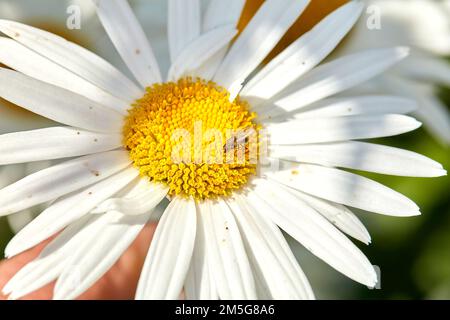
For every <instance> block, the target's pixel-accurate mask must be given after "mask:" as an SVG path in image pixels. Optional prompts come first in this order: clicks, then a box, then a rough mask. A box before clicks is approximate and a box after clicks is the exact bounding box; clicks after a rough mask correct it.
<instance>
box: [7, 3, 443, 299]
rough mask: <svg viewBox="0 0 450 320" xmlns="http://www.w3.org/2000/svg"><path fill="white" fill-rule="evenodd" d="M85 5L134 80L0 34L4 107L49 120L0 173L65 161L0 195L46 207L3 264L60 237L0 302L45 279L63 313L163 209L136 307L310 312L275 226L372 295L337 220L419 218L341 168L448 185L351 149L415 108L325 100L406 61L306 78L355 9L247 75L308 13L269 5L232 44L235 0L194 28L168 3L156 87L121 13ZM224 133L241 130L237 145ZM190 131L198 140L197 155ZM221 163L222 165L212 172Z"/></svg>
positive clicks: (214, 6)
mask: <svg viewBox="0 0 450 320" xmlns="http://www.w3.org/2000/svg"><path fill="white" fill-rule="evenodd" d="M95 4H96V8H97V13H98V16H99V18H100V20H101V21H102V23H103V26H104V27H105V30H106V32H107V33H108V35H109V37H110V38H111V40H112V42H113V43H114V45H115V47H116V48H117V51H118V52H119V54H120V55H121V57H122V58H123V60H124V62H125V63H126V65H127V66H128V68H129V69H130V71H131V73H132V74H133V76H134V78H135V79H133V80H131V79H128V78H127V77H125V76H124V75H123V74H122V73H121V72H120V71H118V69H116V68H115V67H113V66H112V65H111V64H109V63H108V62H106V61H105V60H104V59H102V58H100V57H99V56H97V55H94V54H93V53H91V52H89V51H87V50H86V49H83V48H82V47H80V46H77V45H75V44H73V43H70V42H68V41H65V40H64V39H62V38H60V37H57V36H55V35H52V34H50V33H48V32H44V31H42V30H38V29H36V28H33V27H30V26H27V25H23V24H20V23H16V22H12V21H7V20H0V31H1V32H3V33H5V34H6V35H7V36H8V37H9V38H1V39H0V41H1V42H2V43H1V47H2V50H1V52H0V61H1V62H2V63H4V64H6V65H8V66H9V67H11V68H12V69H14V70H15V71H13V70H9V69H1V70H0V96H2V97H3V98H5V99H7V100H9V101H11V102H13V103H15V104H17V105H20V106H22V107H24V108H26V109H28V110H30V111H32V112H35V113H37V114H39V115H42V116H44V117H47V118H49V119H51V120H53V121H56V122H58V123H61V125H59V126H55V127H50V128H44V129H39V130H33V131H25V132H18V133H9V134H5V135H2V136H0V140H1V142H0V164H2V165H7V164H14V163H27V162H34V161H43V160H52V159H66V158H72V159H70V160H64V161H61V162H59V163H58V164H56V165H55V166H52V167H50V168H47V169H44V170H41V171H39V172H36V173H34V174H31V175H29V176H27V177H25V178H24V179H22V180H20V181H18V182H16V183H13V184H11V185H9V186H7V187H5V188H4V189H2V190H0V215H9V214H14V213H15V212H19V211H21V210H26V209H27V208H29V207H32V206H35V205H38V204H41V203H45V202H47V201H52V204H51V205H50V206H49V207H48V208H47V209H46V210H45V211H44V212H42V213H41V214H40V215H39V216H38V217H37V218H36V219H34V220H33V221H32V222H31V223H30V224H28V225H27V226H26V227H25V228H24V229H22V230H21V231H20V232H19V233H18V234H17V235H16V236H15V237H14V238H13V239H12V240H11V242H10V243H9V245H8V247H7V249H6V255H7V256H8V257H12V256H15V255H17V254H19V253H21V252H23V251H25V250H27V249H29V248H31V247H33V246H35V245H36V244H38V243H40V242H41V241H43V240H45V239H47V238H49V237H50V236H52V235H54V234H57V233H58V232H59V233H58V235H57V236H56V237H55V238H54V239H53V240H52V241H51V242H50V243H49V244H48V245H47V246H46V248H45V249H44V251H43V252H42V253H41V254H40V256H39V257H38V258H37V259H36V260H34V261H32V262H31V263H29V264H28V265H26V266H25V267H24V268H23V269H22V270H20V271H19V272H18V273H17V274H16V275H15V276H14V277H13V278H12V279H11V280H10V281H9V283H8V284H7V285H6V286H5V287H4V288H3V291H4V293H5V294H10V298H12V299H17V298H20V297H22V296H24V295H26V294H28V293H30V292H32V291H34V290H36V289H38V288H40V287H42V286H44V285H45V284H47V283H50V282H51V281H53V280H55V279H56V286H55V289H54V298H55V299H72V298H76V297H77V296H79V295H80V294H81V293H83V292H84V291H85V290H87V289H88V288H89V287H90V286H91V285H92V284H93V283H95V282H96V281H97V280H98V279H99V278H100V277H101V276H102V275H103V274H104V273H105V272H106V271H107V270H108V269H109V268H110V267H111V266H112V265H113V264H114V263H115V262H116V261H117V260H118V258H119V257H120V256H121V254H122V253H123V252H124V251H125V250H126V248H127V247H128V246H129V245H130V244H131V242H132V241H133V240H134V239H135V238H136V236H137V235H138V234H139V232H140V231H141V230H142V228H143V227H144V225H145V224H146V223H147V222H148V221H149V219H150V218H151V217H152V215H153V214H154V212H155V208H156V206H157V205H158V204H159V203H160V202H161V201H163V199H165V198H168V199H169V200H170V203H169V205H168V206H167V208H166V209H165V211H164V213H163V214H162V217H161V219H160V221H159V224H158V227H157V229H156V232H155V235H154V238H153V241H152V243H151V246H150V249H149V252H148V255H147V258H146V261H145V264H144V267H143V270H142V273H141V278H140V281H139V284H138V289H137V293H136V298H137V299H177V298H178V297H179V296H180V293H181V292H182V291H183V290H184V293H185V296H186V298H188V299H216V298H220V299H255V298H273V299H312V298H314V294H313V290H312V288H311V287H310V285H309V283H308V280H307V278H306V276H305V274H304V273H303V271H302V270H301V268H300V266H299V265H298V264H297V261H296V260H295V258H294V256H293V254H292V252H291V251H290V249H289V246H288V245H287V243H286V240H285V239H284V237H283V234H282V233H281V231H280V229H282V230H284V231H285V232H286V233H288V234H289V235H291V236H292V237H293V238H294V239H296V240H297V241H299V242H300V243H301V244H303V245H304V247H305V248H307V249H308V250H310V251H311V252H312V253H313V254H314V255H316V256H317V257H319V258H320V259H322V260H323V261H325V262H326V263H328V264H329V265H330V266H332V267H333V268H335V269H336V270H337V271H339V272H341V273H343V274H344V275H346V276H348V277H349V278H351V279H353V280H355V281H357V282H360V283H362V284H364V285H367V286H374V285H375V284H376V281H377V277H376V274H375V271H374V268H373V267H372V265H371V263H370V262H369V261H368V259H367V258H366V257H365V256H364V254H363V253H362V252H361V251H360V250H359V249H358V248H357V247H356V246H355V245H354V244H353V243H352V242H351V241H350V240H349V239H348V238H347V237H346V236H345V235H344V234H347V235H349V236H351V237H353V238H355V239H358V240H360V241H362V242H364V243H369V242H370V236H369V234H368V232H367V230H366V229H365V227H364V226H363V225H362V223H361V222H360V221H359V220H358V218H357V217H356V216H355V215H354V214H353V213H352V211H351V209H350V208H358V209H362V210H366V211H370V212H374V213H380V214H386V215H393V216H414V215H418V214H419V208H418V207H417V205H416V204H414V202H412V201H411V200H409V199H408V198H406V197H405V196H403V195H401V194H399V193H397V192H395V191H393V190H391V189H389V188H387V187H385V186H382V185H381V184H379V183H377V182H375V181H372V180H369V179H367V178H364V177H362V176H359V175H356V174H354V173H350V172H346V171H343V170H341V169H338V168H339V167H343V168H349V169H357V170H365V171H371V172H377V173H382V174H393V175H400V176H419V177H436V176H441V175H445V174H446V172H445V170H443V168H442V166H441V165H440V164H438V163H436V162H434V161H433V160H430V159H428V158H426V157H423V156H421V155H418V154H416V153H413V152H411V151H406V150H400V149H396V148H391V147H387V146H381V145H375V144H371V143H368V142H358V141H355V140H358V139H370V138H378V137H386V136H393V135H398V134H402V133H405V132H408V131H412V130H414V129H416V128H418V127H419V126H420V123H419V122H417V121H416V120H414V119H413V118H411V117H409V116H406V115H404V114H405V113H408V112H410V111H412V110H413V109H414V107H415V104H414V102H411V101H410V100H407V99H404V98H398V97H394V96H357V97H352V98H331V96H333V95H335V94H337V93H339V92H341V91H343V90H346V89H349V88H351V87H354V86H356V85H358V84H360V83H362V82H364V81H367V80H369V79H371V78H373V77H375V76H377V75H379V74H380V73H382V72H384V71H385V70H387V69H388V68H390V67H391V66H393V65H395V64H396V63H397V62H399V61H400V60H402V59H403V58H405V57H406V56H407V55H408V49H406V48H403V47H395V48H384V49H376V50H369V51H363V52H358V53H354V54H352V55H349V56H347V57H344V58H340V59H337V60H334V61H331V62H329V63H326V64H322V65H320V66H318V65H319V63H320V62H321V61H322V60H323V59H324V58H325V57H326V56H327V55H328V54H329V53H330V52H331V51H332V50H333V49H334V48H335V47H336V46H337V45H338V43H339V42H340V41H341V40H342V38H343V37H344V36H345V35H346V34H347V32H348V31H349V30H350V28H351V27H352V26H353V24H354V23H355V22H356V21H357V19H358V17H359V16H360V14H361V12H362V10H363V5H362V3H361V2H359V1H351V2H349V3H348V4H346V5H344V6H342V7H340V8H339V9H337V10H336V11H334V12H333V13H332V14H330V15H329V16H327V17H326V18H325V19H324V20H323V21H321V22H320V23H319V24H318V25H317V26H316V27H315V28H314V29H313V30H311V31H310V32H309V33H307V34H305V35H304V36H303V37H301V38H299V39H298V40H297V41H295V42H294V43H293V44H292V45H290V46H289V47H288V48H286V50H284V51H283V52H282V53H281V54H280V55H278V56H277V57H275V58H274V59H273V60H272V61H271V62H270V63H269V64H267V65H266V66H264V67H263V68H262V69H261V70H259V71H257V72H255V70H256V68H257V67H258V66H259V65H260V64H261V62H262V60H263V59H264V58H265V57H266V55H267V54H268V53H269V52H270V51H271V50H272V49H273V48H274V46H275V45H276V44H277V43H278V42H279V40H280V39H281V37H282V36H283V35H284V33H285V32H286V31H287V30H288V28H289V27H290V26H291V25H292V24H293V23H294V21H295V20H296V19H297V18H298V16H299V15H300V14H301V13H302V12H303V11H304V10H305V8H306V7H307V6H308V4H309V1H307V0H282V1H280V0H267V1H265V2H264V4H263V5H262V6H261V8H260V9H259V10H258V12H257V13H256V15H255V16H254V17H253V18H252V20H251V21H250V23H249V24H248V26H247V27H246V28H245V30H244V31H243V32H242V33H241V34H240V35H239V37H237V38H236V39H234V37H235V35H236V34H237V30H236V23H237V21H238V19H239V16H240V13H241V10H242V7H243V4H244V1H243V0H233V1H228V2H226V3H225V2H224V1H222V0H212V1H211V2H210V3H209V6H208V8H207V9H206V10H205V11H204V14H203V15H202V13H201V12H202V10H201V8H200V2H199V1H198V0H170V1H169V2H168V9H169V10H168V14H169V15H168V31H169V32H168V42H169V47H170V60H171V67H170V70H169V72H168V75H167V76H163V75H162V74H161V72H160V69H159V67H158V64H157V62H156V59H155V57H154V55H153V50H152V47H151V46H150V44H149V42H148V40H147V38H146V37H145V35H144V32H143V30H142V28H141V27H140V25H139V24H138V22H137V20H136V17H135V15H134V13H133V12H132V10H131V8H130V6H129V5H128V3H127V2H126V1H124V0H96V1H95ZM134 80H136V82H134ZM210 80H212V81H210ZM198 123H200V126H198ZM229 130H231V132H232V133H234V132H235V131H236V132H238V133H242V132H243V131H244V134H245V136H238V137H237V140H238V142H239V143H240V144H239V145H238V146H236V145H235V142H236V141H235V136H234V135H231V136H229V135H228V134H229V132H230V131H229ZM199 131H200V132H203V133H204V135H207V134H208V133H211V135H210V136H209V137H208V138H204V136H203V137H202V139H200V140H198V139H197V138H196V134H197V133H198V132H199ZM265 132H267V136H265V135H264V133H265ZM186 135H187V136H188V139H185V140H184V139H183V138H184V137H186ZM191 135H193V136H194V140H193V144H190V142H192V139H190V137H191ZM174 137H175V139H174ZM180 140H181V142H182V143H181V144H180V143H179V142H180ZM230 141H231V142H234V143H231V144H230V143H229V142H230ZM265 145H267V149H268V154H265V153H264V150H265V148H264V146H265ZM255 146H256V148H255ZM177 148H180V149H179V150H178V149H177ZM176 151H179V153H177V152H176ZM223 151H226V152H225V155H226V156H227V158H226V159H221V160H222V161H217V162H214V161H211V160H217V159H219V158H218V156H221V155H222V153H223ZM174 154H175V155H177V154H178V155H180V157H181V161H176V160H179V159H177V158H176V157H175V158H174ZM255 154H256V157H252V156H255ZM229 155H231V158H228V156H229ZM255 159H256V160H258V161H257V162H253V160H255ZM74 277H75V279H76V281H75V282H74ZM74 284H75V285H74Z"/></svg>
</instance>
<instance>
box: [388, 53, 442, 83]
mask: <svg viewBox="0 0 450 320" xmlns="http://www.w3.org/2000/svg"><path fill="white" fill-rule="evenodd" d="M395 71H396V72H398V73H399V74H401V75H402V76H403V77H405V78H407V79H417V80H420V81H424V82H435V83H436V84H441V85H445V86H447V87H450V65H449V64H448V62H447V61H446V60H444V59H441V58H435V57H433V56H424V57H416V56H412V57H409V58H408V59H405V60H404V61H403V62H402V63H399V64H398V65H397V67H396V68H395Z"/></svg>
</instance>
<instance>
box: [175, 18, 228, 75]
mask: <svg viewBox="0 0 450 320" xmlns="http://www.w3.org/2000/svg"><path fill="white" fill-rule="evenodd" d="M236 33H237V30H236V29H235V27H234V26H233V25H228V26H224V27H220V28H216V29H214V30H211V31H209V32H207V33H205V34H203V35H202V36H200V37H199V38H197V39H195V40H193V41H192V42H191V43H189V44H188V45H187V46H186V47H185V48H184V49H183V50H181V52H180V53H179V54H178V56H177V58H176V59H175V61H174V62H173V64H172V66H171V67H170V70H169V75H168V77H167V78H168V80H169V81H176V80H178V79H179V78H181V77H182V76H185V75H186V74H187V73H189V72H190V71H192V70H195V69H197V68H198V67H200V66H201V65H202V64H203V63H204V62H205V61H207V60H208V59H209V58H211V57H212V56H213V55H214V54H215V53H217V52H218V51H220V49H222V48H224V47H225V46H226V45H227V44H228V43H229V42H230V41H231V40H232V39H233V37H234V36H235V35H236Z"/></svg>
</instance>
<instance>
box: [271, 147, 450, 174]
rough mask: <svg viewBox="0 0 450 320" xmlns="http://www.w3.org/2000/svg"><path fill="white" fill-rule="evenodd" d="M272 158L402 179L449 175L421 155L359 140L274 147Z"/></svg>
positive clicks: (435, 163) (440, 166) (437, 164)
mask: <svg viewBox="0 0 450 320" xmlns="http://www.w3.org/2000/svg"><path fill="white" fill-rule="evenodd" d="M270 156H271V157H275V158H280V159H286V160H290V161H296V162H306V163H316V164H321V165H324V166H330V167H344V168H350V169H356V170H363V171H370V172H376V173H382V174H392V175H398V176H409V177H439V176H442V175H445V174H446V171H445V170H444V169H443V168H442V165H441V164H439V163H438V162H436V161H433V160H431V159H429V158H427V157H425V156H422V155H420V154H418V153H415V152H411V151H407V150H403V149H399V148H393V147H388V146H383V145H377V144H371V143H365V142H358V141H347V142H339V143H329V144H311V145H299V146H273V147H272V150H271V152H270Z"/></svg>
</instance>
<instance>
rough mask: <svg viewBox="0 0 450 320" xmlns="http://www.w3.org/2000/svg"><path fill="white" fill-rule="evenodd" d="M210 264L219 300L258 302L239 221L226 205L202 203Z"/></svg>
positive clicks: (220, 202)
mask: <svg viewBox="0 0 450 320" xmlns="http://www.w3.org/2000/svg"><path fill="white" fill-rule="evenodd" d="M199 208H200V214H201V219H202V222H203V227H204V228H205V235H206V246H207V252H208V263H209V268H210V270H211V273H212V276H213V279H214V281H215V283H216V286H217V291H218V294H219V298H220V299H223V300H229V299H238V300H242V299H256V288H255V281H254V279H253V274H252V270H251V267H250V262H249V261H248V257H247V253H246V252H245V248H244V244H243V242H242V238H241V235H240V233H239V229H238V227H237V224H236V221H235V219H234V217H233V215H232V213H231V211H230V209H229V207H228V206H227V205H226V203H225V202H223V201H220V200H219V201H218V202H217V203H216V202H213V201H204V202H202V203H199Z"/></svg>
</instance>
